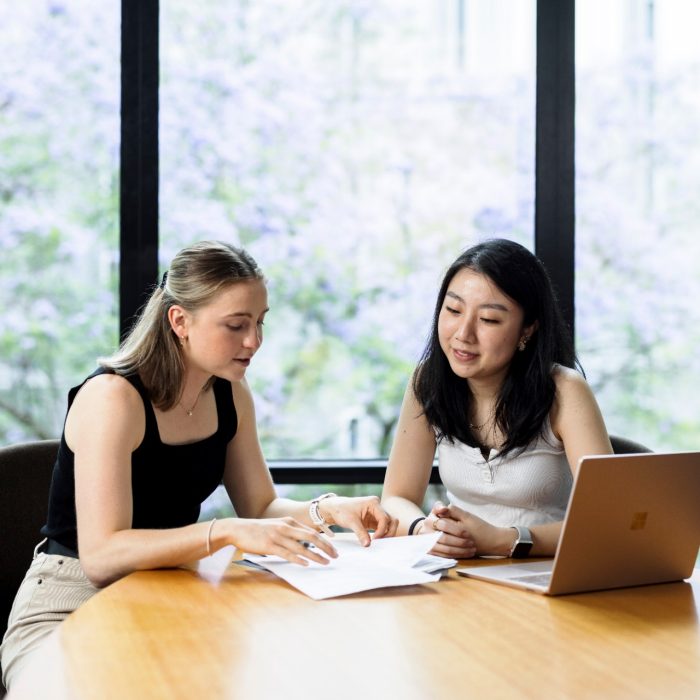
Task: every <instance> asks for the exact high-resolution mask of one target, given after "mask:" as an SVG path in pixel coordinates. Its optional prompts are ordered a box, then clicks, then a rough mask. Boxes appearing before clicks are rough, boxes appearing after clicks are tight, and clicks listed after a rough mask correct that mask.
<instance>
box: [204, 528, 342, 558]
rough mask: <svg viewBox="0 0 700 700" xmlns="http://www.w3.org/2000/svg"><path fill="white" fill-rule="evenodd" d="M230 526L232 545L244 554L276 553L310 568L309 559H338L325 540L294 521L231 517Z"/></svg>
mask: <svg viewBox="0 0 700 700" xmlns="http://www.w3.org/2000/svg"><path fill="white" fill-rule="evenodd" d="M224 522H225V521H224ZM230 523H231V526H232V529H233V531H232V533H231V536H230V540H231V543H232V544H234V545H235V546H236V547H237V548H238V549H240V550H242V551H244V552H250V553H251V554H274V555H276V556H278V557H282V559H286V560H287V561H290V562H292V563H293V564H301V565H302V566H308V564H309V562H308V561H307V560H310V561H315V562H316V563H318V564H328V562H329V560H328V559H326V557H324V556H322V554H326V555H328V556H329V557H331V558H332V559H335V558H336V557H337V556H338V552H337V551H336V550H335V547H333V545H332V544H331V543H330V542H329V541H328V540H327V539H326V538H325V537H323V536H322V535H321V534H320V533H318V532H316V530H314V529H313V528H310V527H307V526H306V525H302V524H301V523H300V522H299V521H298V520H295V519H294V518H290V517H284V518H264V519H261V520H253V519H248V518H231V519H230ZM217 524H218V523H217ZM310 545H313V547H310Z"/></svg>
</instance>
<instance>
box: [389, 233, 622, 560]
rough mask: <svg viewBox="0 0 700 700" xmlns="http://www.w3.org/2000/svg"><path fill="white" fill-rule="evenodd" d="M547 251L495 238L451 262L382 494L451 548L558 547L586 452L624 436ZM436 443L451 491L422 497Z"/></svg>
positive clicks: (535, 550) (443, 547)
mask: <svg viewBox="0 0 700 700" xmlns="http://www.w3.org/2000/svg"><path fill="white" fill-rule="evenodd" d="M579 370H580V367H579V365H578V362H577V360H576V357H575V354H574V350H573V347H572V343H571V340H570V335H569V332H568V330H567V328H566V326H565V324H564V322H563V319H562V316H561V313H560V311H559V308H558V306H557V302H556V299H555V295H554V292H553V290H552V285H551V282H550V280H549V277H548V275H547V272H546V270H545V268H544V266H543V265H542V263H541V262H540V261H539V260H538V259H537V257H536V256H534V255H533V254H532V253H531V252H529V251H528V250H527V249H526V248H524V247H523V246H521V245H519V244H517V243H514V242H512V241H507V240H502V239H493V240H489V241H486V242H484V243H480V244H478V245H476V246H474V247H472V248H470V249H468V250H467V251H465V252H464V253H463V254H462V255H460V256H459V257H458V258H457V260H455V262H454V263H453V264H452V265H451V266H450V268H449V269H448V271H447V273H446V274H445V277H444V280H443V282H442V286H441V288H440V292H439V295H438V300H437V305H436V308H435V314H434V318H433V325H432V332H431V336H430V338H429V340H428V343H427V346H426V348H425V350H424V352H423V356H422V358H421V361H420V363H419V364H418V367H417V368H416V371H415V372H414V374H413V377H412V380H411V382H410V384H409V386H408V388H407V390H406V394H405V397H404V402H403V406H402V408H401V415H400V418H399V423H398V426H397V431H396V438H395V441H394V444H393V447H392V451H391V456H390V458H389V467H388V470H387V475H386V480H385V483H384V491H383V495H382V502H383V504H384V506H385V507H386V509H387V510H388V511H389V512H390V513H392V515H394V516H396V517H397V518H398V519H399V530H398V531H399V534H420V533H426V532H431V531H434V530H439V531H441V532H442V533H443V535H442V537H441V538H440V540H439V541H438V544H437V545H436V547H435V548H434V550H433V553H434V554H439V555H442V556H446V557H455V558H469V557H473V556H476V555H502V556H518V557H519V556H526V555H528V554H530V555H541V556H547V555H552V554H553V553H554V551H555V549H556V545H557V541H558V538H559V533H560V530H561V521H562V519H563V517H564V513H565V510H566V506H567V502H568V498H569V494H570V491H571V485H572V480H573V473H574V471H575V469H576V467H577V464H578V461H579V459H580V458H581V457H582V456H583V455H590V454H610V453H611V452H612V448H611V445H610V440H609V438H608V434H607V431H606V428H605V424H604V422H603V418H602V416H601V413H600V410H599V408H598V405H597V403H596V401H595V398H594V397H593V394H592V392H591V390H590V388H589V386H588V384H587V383H586V380H585V379H584V377H583V374H582V373H581V371H579ZM436 448H437V452H438V462H439V468H440V477H441V479H442V482H443V484H444V486H445V488H446V490H447V493H448V497H449V504H447V505H445V504H442V503H440V502H438V503H436V504H435V505H434V507H433V508H432V510H431V512H430V513H429V514H428V515H427V516H426V515H425V514H424V513H423V512H422V511H421V509H420V504H422V502H423V499H424V497H425V492H426V488H427V485H428V480H429V478H430V472H431V468H432V464H433V459H434V456H435V451H436Z"/></svg>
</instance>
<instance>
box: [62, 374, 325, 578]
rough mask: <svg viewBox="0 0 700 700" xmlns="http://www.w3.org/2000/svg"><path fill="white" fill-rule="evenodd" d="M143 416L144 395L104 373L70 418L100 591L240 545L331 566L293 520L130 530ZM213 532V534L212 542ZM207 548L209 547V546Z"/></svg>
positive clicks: (85, 554)
mask: <svg viewBox="0 0 700 700" xmlns="http://www.w3.org/2000/svg"><path fill="white" fill-rule="evenodd" d="M144 431H145V414H144V410H143V402H142V400H141V398H140V396H139V394H138V392H137V391H136V390H135V389H134V388H133V387H132V386H131V385H130V384H129V382H128V381H126V380H125V379H124V378H122V377H119V376H117V375H108V374H106V375H100V376H98V377H95V378H93V379H91V380H90V381H89V382H87V383H86V384H85V385H84V386H83V387H82V389H81V390H80V391H79V392H78V395H77V396H76V398H75V401H74V402H73V405H72V406H71V409H70V411H69V413H68V416H67V419H66V430H65V433H66V441H67V443H68V446H69V447H70V449H71V450H72V451H73V453H74V455H75V499H76V515H77V526H78V543H79V545H78V548H79V552H80V562H81V565H82V567H83V570H84V571H85V574H86V575H87V577H88V578H89V579H90V580H91V581H92V583H94V584H95V585H96V586H105V585H107V584H109V583H111V582H113V581H115V580H117V579H119V578H121V577H122V576H125V575H126V574H128V573H131V572H132V571H136V570H139V569H155V568H162V567H170V566H179V565H181V564H184V563H186V562H188V561H193V560H195V559H200V558H202V557H204V556H206V555H207V554H208V553H210V551H214V550H215V549H218V548H220V547H223V546H225V545H227V544H235V545H236V546H240V547H242V548H245V549H246V550H247V551H251V552H258V553H265V554H270V553H275V554H279V555H280V556H284V557H285V558H287V559H289V560H290V561H295V562H296V563H304V561H303V560H302V559H300V557H299V555H300V554H303V555H304V557H305V558H307V559H313V560H315V561H319V562H326V561H327V559H325V558H323V557H320V556H319V555H318V554H317V553H314V552H310V551H308V550H306V549H305V548H304V547H303V545H302V544H301V542H302V541H303V540H307V541H311V542H313V543H314V544H316V545H317V546H318V547H319V549H320V550H322V551H324V552H325V553H326V554H328V555H329V556H334V554H335V550H334V549H333V547H331V546H330V545H329V544H328V543H327V542H326V541H325V540H323V538H321V537H320V536H318V535H317V533H316V532H315V531H314V530H312V529H311V528H306V527H303V526H302V525H301V524H299V523H295V522H293V521H291V519H286V520H281V521H269V522H266V523H265V524H264V525H263V524H259V523H254V522H252V521H248V522H246V521H243V520H241V519H239V518H226V519H222V520H221V521H217V522H216V525H215V527H214V528H213V529H212V530H211V532H210V524H211V523H206V522H203V523H194V524H192V525H188V526H185V527H180V528H170V529H162V530H158V529H152V530H151V529H138V530H137V529H132V528H131V522H132V487H131V454H132V452H133V451H134V450H135V449H136V447H138V445H139V444H140V443H141V441H142V439H143V435H144ZM210 535H211V537H210ZM208 544H209V547H208Z"/></svg>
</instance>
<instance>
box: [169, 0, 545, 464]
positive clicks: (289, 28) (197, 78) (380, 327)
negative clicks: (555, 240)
mask: <svg viewBox="0 0 700 700" xmlns="http://www.w3.org/2000/svg"><path fill="white" fill-rule="evenodd" d="M160 42H161V43H160V47H161V100H160V115H161V128H160V153H161V158H160V163H161V168H160V175H161V195H160V204H161V206H160V212H161V218H160V233H161V241H162V243H161V257H162V258H164V259H165V260H168V259H169V257H170V256H171V255H172V253H173V252H174V251H175V250H176V249H177V248H179V247H181V246H182V245H184V244H187V243H189V242H191V241H192V240H194V239H196V238H200V237H211V238H223V239H227V240H229V241H232V242H236V243H240V244H242V245H243V246H245V247H246V248H247V249H248V250H250V252H251V253H252V254H253V255H254V256H255V257H256V258H257V260H258V262H259V263H260V264H261V266H262V267H263V269H264V270H265V272H266V274H267V276H268V278H269V288H270V298H271V312H270V314H269V315H268V318H267V321H266V340H265V344H264V345H263V348H262V350H261V352H260V353H259V355H258V356H257V357H256V360H255V362H254V364H253V366H252V367H251V369H250V371H249V374H248V377H249V381H250V382H251V384H252V386H253V388H254V392H255V395H256V399H257V403H258V405H257V410H258V417H259V423H260V432H261V439H262V442H263V446H264V448H265V452H266V455H267V456H268V457H299V456H303V457H330V456H336V457H377V456H385V455H387V454H388V451H389V449H390V445H391V436H392V433H393V428H394V425H395V421H396V419H397V417H398V411H399V406H400V402H401V397H402V395H403V391H404V388H405V386H406V383H407V382H408V380H409V377H410V375H411V372H412V369H413V367H414V365H415V362H416V360H417V359H418V356H419V353H420V351H421V347H422V344H423V342H424V340H425V338H426V334H427V332H428V330H429V325H430V317H431V314H432V309H433V304H434V301H435V296H436V293H437V288H438V285H439V280H440V278H441V276H442V273H443V271H444V269H445V268H446V266H447V265H448V264H449V263H450V262H451V261H452V259H453V258H454V257H456V255H457V254H458V253H459V252H460V251H461V250H462V249H463V248H464V247H466V246H468V245H470V244H472V243H473V242H475V241H476V240H478V239H480V238H483V237H491V236H493V235H501V236H506V237H509V238H513V239H516V240H518V241H520V242H522V243H523V244H525V245H526V246H528V247H530V248H531V247H532V245H533V211H534V112H535V64H534V57H535V3H534V2H523V1H522V0H508V1H501V2H493V1H492V0H488V1H482V2H455V1H453V0H450V1H447V0H431V1H428V0H404V1H402V2H395V1H389V0H377V1H375V2H371V3H368V2H365V1H364V0H346V1H344V2H333V3H329V2H326V1H325V0H284V2H278V1H274V0H260V1H259V2H254V3H238V2H236V3H234V2H228V1H219V2H210V3H207V4H206V5H201V4H200V5H193V4H192V3H188V2H182V1H178V0H163V1H162V2H161V31H160Z"/></svg>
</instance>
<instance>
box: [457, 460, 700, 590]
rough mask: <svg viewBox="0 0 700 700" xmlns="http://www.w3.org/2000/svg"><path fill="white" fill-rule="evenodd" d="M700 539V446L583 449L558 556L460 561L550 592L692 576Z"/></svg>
mask: <svg viewBox="0 0 700 700" xmlns="http://www.w3.org/2000/svg"><path fill="white" fill-rule="evenodd" d="M698 547H700V452H680V453H674V454H633V455H603V456H596V457H583V458H582V459H581V461H580V462H579V467H578V471H577V473H576V478H575V479H574V485H573V488H572V491H571V497H570V499H569V505H568V508H567V512H566V517H565V518H564V523H563V525H562V531H561V536H560V538H559V544H558V546H557V551H556V554H555V557H554V560H551V559H550V560H547V561H540V562H528V561H527V560H521V563H513V564H500V565H495V566H481V567H464V568H459V569H457V570H456V571H457V573H458V574H461V575H462V576H469V577H471V578H478V579H482V580H484V581H493V582H495V583H502V584H505V585H508V586H515V587H517V588H525V589H527V590H531V591H535V592H537V593H544V594H546V595H561V594H564V593H582V592H584V591H595V590H602V589H607V588H623V587H625V586H641V585H644V584H650V583H665V582H668V581H680V580H682V579H686V578H689V577H690V576H691V575H692V573H693V568H694V566H695V564H696V560H697V558H698Z"/></svg>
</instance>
